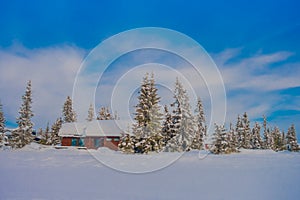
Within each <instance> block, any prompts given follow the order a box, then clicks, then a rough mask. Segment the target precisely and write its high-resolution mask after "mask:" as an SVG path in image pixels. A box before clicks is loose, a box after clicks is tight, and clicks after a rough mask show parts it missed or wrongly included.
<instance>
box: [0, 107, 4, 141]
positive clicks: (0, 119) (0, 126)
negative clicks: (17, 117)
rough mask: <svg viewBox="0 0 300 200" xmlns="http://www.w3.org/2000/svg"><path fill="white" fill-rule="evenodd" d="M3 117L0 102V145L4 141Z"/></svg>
mask: <svg viewBox="0 0 300 200" xmlns="http://www.w3.org/2000/svg"><path fill="white" fill-rule="evenodd" d="M4 133H5V118H4V114H3V110H2V104H1V102H0V147H1V146H3V145H4V141H5V139H4V138H5V135H4Z"/></svg>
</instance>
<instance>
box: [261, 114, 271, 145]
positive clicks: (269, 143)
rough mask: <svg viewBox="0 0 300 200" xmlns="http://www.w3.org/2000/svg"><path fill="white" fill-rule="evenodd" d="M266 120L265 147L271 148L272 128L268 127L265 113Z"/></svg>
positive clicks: (264, 124) (264, 123) (264, 125)
mask: <svg viewBox="0 0 300 200" xmlns="http://www.w3.org/2000/svg"><path fill="white" fill-rule="evenodd" d="M263 118H264V122H263V127H264V149H270V148H271V137H270V130H269V129H268V128H267V118H266V116H265V115H264V116H263Z"/></svg>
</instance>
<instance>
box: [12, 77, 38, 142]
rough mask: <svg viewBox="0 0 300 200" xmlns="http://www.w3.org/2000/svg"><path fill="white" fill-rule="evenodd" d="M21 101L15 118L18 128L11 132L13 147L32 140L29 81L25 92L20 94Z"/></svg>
mask: <svg viewBox="0 0 300 200" xmlns="http://www.w3.org/2000/svg"><path fill="white" fill-rule="evenodd" d="M22 100H23V103H22V105H21V108H20V110H19V114H20V116H19V117H18V118H17V124H18V128H17V129H15V130H14V131H13V132H12V139H11V140H10V144H11V146H12V147H13V148H22V147H24V146H25V145H27V144H29V143H30V142H32V140H33V136H32V128H33V122H32V121H31V118H32V117H33V115H34V114H33V112H32V90H31V81H28V83H27V87H26V91H25V94H24V95H23V96H22Z"/></svg>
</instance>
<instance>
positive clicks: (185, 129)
mask: <svg viewBox="0 0 300 200" xmlns="http://www.w3.org/2000/svg"><path fill="white" fill-rule="evenodd" d="M174 98H175V102H174V103H173V104H171V105H172V106H174V107H175V110H174V113H173V114H174V115H173V120H174V122H173V124H174V125H175V127H174V130H175V136H174V137H173V138H172V139H171V140H169V142H168V144H167V145H166V149H165V150H166V151H179V152H181V151H187V150H189V149H190V147H191V144H192V141H193V138H194V135H195V129H196V126H195V123H194V117H193V115H192V113H191V106H190V103H189V98H188V95H187V91H186V90H185V89H184V88H183V85H182V83H181V82H180V81H179V79H178V78H177V79H176V82H175V90H174Z"/></svg>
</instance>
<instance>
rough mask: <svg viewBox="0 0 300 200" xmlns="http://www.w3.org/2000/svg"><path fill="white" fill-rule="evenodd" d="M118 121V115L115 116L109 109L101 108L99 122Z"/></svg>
mask: <svg viewBox="0 0 300 200" xmlns="http://www.w3.org/2000/svg"><path fill="white" fill-rule="evenodd" d="M114 119H115V120H117V119H118V116H117V113H115V116H113V114H112V113H111V112H110V111H109V108H108V107H101V108H100V111H99V113H98V117H97V120H114Z"/></svg>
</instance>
